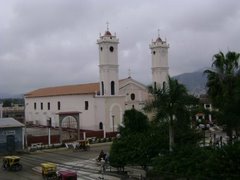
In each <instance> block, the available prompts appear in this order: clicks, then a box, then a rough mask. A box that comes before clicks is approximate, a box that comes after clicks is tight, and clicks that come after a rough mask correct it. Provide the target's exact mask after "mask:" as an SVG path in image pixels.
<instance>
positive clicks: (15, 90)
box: [0, 0, 240, 94]
mask: <svg viewBox="0 0 240 180" xmlns="http://www.w3.org/2000/svg"><path fill="white" fill-rule="evenodd" d="M239 5H240V2H238V1H235V0H228V1H224V0H211V1H208V0H203V1H198V0H182V1H177V0H170V1H163V0H161V1H158V0H153V1H139V0H132V1H127V0H121V1H112V0H102V1H98V0H88V1H79V0H51V1H47V0H34V1H32V0H10V1H4V2H3V1H1V2H0V94H1V93H9V94H19V93H26V92H28V91H30V90H33V89H36V88H41V87H46V86H56V85H65V84H77V83H86V82H96V81H98V48H97V45H96V40H97V38H98V37H99V33H102V34H103V33H104V31H105V30H106V22H107V21H109V22H110V31H111V32H112V33H114V32H116V33H117V36H118V38H119V40H120V44H119V65H120V77H121V78H125V77H127V76H128V71H129V69H131V74H132V76H133V78H135V79H136V80H139V81H140V82H142V83H145V84H149V83H150V82H151V69H150V68H151V55H150V50H149V44H150V43H151V40H152V39H156V37H157V29H160V35H161V37H162V38H163V39H165V38H167V41H168V43H169V44H170V49H169V66H170V74H171V75H176V74H180V73H184V72H190V71H195V70H198V69H201V68H203V67H206V66H209V65H210V64H211V58H212V56H213V54H215V53H217V52H218V51H219V50H222V51H224V52H226V51H227V50H234V51H238V52H239V47H240V37H239V32H240V10H239V8H238V7H239Z"/></svg>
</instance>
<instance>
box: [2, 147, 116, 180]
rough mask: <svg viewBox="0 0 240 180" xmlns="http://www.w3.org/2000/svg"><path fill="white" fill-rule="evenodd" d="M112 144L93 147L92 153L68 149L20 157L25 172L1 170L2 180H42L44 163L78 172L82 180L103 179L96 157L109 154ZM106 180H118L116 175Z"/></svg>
mask: <svg viewBox="0 0 240 180" xmlns="http://www.w3.org/2000/svg"><path fill="white" fill-rule="evenodd" d="M109 148H110V143H105V144H96V145H93V146H91V149H90V151H73V150H69V149H66V148H60V149H55V150H42V151H38V152H34V153H30V154H23V155H20V157H21V163H22V165H23V170H22V171H20V172H8V171H4V170H2V169H1V172H0V179H1V180H13V179H17V180H26V179H29V180H40V179H43V178H42V176H41V168H40V164H41V163H42V162H53V163H56V164H57V165H58V170H62V169H70V170H73V171H76V172H77V174H78V179H79V180H80V179H81V180H95V179H99V177H102V174H101V173H100V172H99V171H100V166H99V164H97V163H96V160H95V159H96V157H97V156H98V154H99V152H100V151H101V150H103V151H104V152H108V151H109ZM104 179H109V180H115V179H116V180H117V179H119V178H117V177H115V176H114V175H104Z"/></svg>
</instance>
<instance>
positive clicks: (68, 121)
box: [58, 112, 81, 143]
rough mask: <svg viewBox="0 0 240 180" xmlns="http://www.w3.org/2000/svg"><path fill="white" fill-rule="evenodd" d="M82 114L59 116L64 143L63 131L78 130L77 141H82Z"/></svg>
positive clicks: (70, 113) (60, 131) (65, 113)
mask: <svg viewBox="0 0 240 180" xmlns="http://www.w3.org/2000/svg"><path fill="white" fill-rule="evenodd" d="M80 113H81V112H60V113H58V115H59V135H60V143H62V141H63V139H62V129H63V128H69V129H77V140H79V139H80Z"/></svg>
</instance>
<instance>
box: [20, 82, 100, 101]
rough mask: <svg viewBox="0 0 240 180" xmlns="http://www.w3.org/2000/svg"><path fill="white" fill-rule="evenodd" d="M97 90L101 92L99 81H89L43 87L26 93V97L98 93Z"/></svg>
mask: <svg viewBox="0 0 240 180" xmlns="http://www.w3.org/2000/svg"><path fill="white" fill-rule="evenodd" d="M97 92H99V83H89V84H78V85H69V86H58V87H48V88H41V89H37V90H34V91H31V92H29V93H27V94H25V97H26V98H32V97H46V96H64V95H80V94H96V93H97Z"/></svg>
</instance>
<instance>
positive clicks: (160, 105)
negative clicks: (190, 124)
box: [145, 77, 188, 151]
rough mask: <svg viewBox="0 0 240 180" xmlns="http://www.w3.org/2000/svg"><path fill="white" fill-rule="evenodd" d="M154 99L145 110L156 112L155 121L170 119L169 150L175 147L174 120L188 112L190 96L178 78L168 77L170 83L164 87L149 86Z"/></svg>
mask: <svg viewBox="0 0 240 180" xmlns="http://www.w3.org/2000/svg"><path fill="white" fill-rule="evenodd" d="M149 92H150V93H151V94H152V95H153V99H152V100H151V101H150V102H148V103H147V105H146V107H145V110H146V111H147V112H153V113H154V116H153V118H154V121H160V122H161V121H168V123H169V151H172V150H173V147H174V128H173V127H174V120H177V119H178V118H179V116H180V114H184V113H183V112H186V111H187V109H186V101H185V100H186V97H188V94H187V90H186V88H185V86H183V85H182V84H179V83H178V81H177V80H175V79H172V78H170V77H169V78H168V85H167V86H164V87H162V88H152V87H149Z"/></svg>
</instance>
